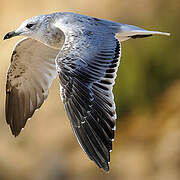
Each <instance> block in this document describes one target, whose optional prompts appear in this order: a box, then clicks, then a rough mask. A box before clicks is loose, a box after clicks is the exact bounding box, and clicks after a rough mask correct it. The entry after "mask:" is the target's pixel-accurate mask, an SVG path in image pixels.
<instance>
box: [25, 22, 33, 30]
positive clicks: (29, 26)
mask: <svg viewBox="0 0 180 180" xmlns="http://www.w3.org/2000/svg"><path fill="white" fill-rule="evenodd" d="M33 26H34V24H32V23H29V24H27V25H26V27H27V28H28V29H30V28H32V27H33Z"/></svg>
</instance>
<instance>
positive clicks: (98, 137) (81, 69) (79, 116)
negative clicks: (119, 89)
mask: <svg viewBox="0 0 180 180" xmlns="http://www.w3.org/2000/svg"><path fill="white" fill-rule="evenodd" d="M56 61H57V65H58V68H57V70H58V73H59V78H60V83H61V97H62V100H63V103H64V106H65V110H66V112H67V115H68V117H69V119H70V122H71V125H72V128H73V131H74V133H75V135H76V137H77V140H78V142H79V144H80V145H81V147H82V149H83V150H84V151H85V152H86V154H87V155H88V156H89V158H90V159H91V160H93V161H95V163H96V164H97V165H98V166H99V167H100V168H103V169H104V170H105V171H109V162H110V152H111V150H112V141H113V139H114V130H115V120H116V112H115V103H114V97H113V93H112V88H113V85H114V83H115V78H116V72H117V69H118V66H119V63H120V43H119V41H118V40H117V39H116V38H115V37H114V34H113V33H101V32H99V33H98V32H93V33H91V32H87V31H84V32H81V37H79V39H78V40H74V44H73V45H72V44H71V47H68V48H66V47H65V46H64V49H62V51H61V52H60V54H59V55H58V57H57V59H56Z"/></svg>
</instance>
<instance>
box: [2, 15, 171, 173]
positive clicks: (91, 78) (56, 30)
mask: <svg viewBox="0 0 180 180" xmlns="http://www.w3.org/2000/svg"><path fill="white" fill-rule="evenodd" d="M155 34H160V35H170V34H169V33H164V32H158V31H148V30H145V29H142V28H139V27H136V26H133V25H127V24H122V23H117V22H112V21H108V20H104V19H98V18H93V17H89V16H84V15H80V14H76V13H70V12H64V13H53V14H47V15H40V16H35V17H32V18H30V19H27V20H25V21H24V22H23V23H22V24H21V25H20V27H19V28H18V29H17V30H15V31H12V32H9V33H7V34H6V35H5V37H4V39H9V38H12V37H14V36H19V35H22V36H26V38H24V39H22V40H20V41H19V42H18V43H17V44H16V46H15V47H14V50H13V52H12V56H11V64H10V67H9V70H8V73H7V84H6V107H5V109H6V121H7V123H8V124H9V126H10V128H11V131H12V134H13V135H14V136H17V135H19V133H20V132H21V129H22V128H24V126H25V124H26V121H27V119H29V118H31V117H32V115H33V114H34V112H35V110H36V109H38V108H40V107H41V105H42V104H43V102H44V101H45V99H46V98H47V96H48V89H49V88H50V86H51V84H52V82H53V79H54V78H56V76H58V77H59V80H60V96H61V99H62V101H63V103H64V108H65V111H66V113H67V115H68V118H69V120H70V123H71V126H72V129H73V131H74V134H75V136H76V138H77V140H78V142H79V144H80V146H81V148H82V149H83V150H84V152H85V153H86V154H87V155H88V157H89V158H90V159H91V160H93V161H94V162H95V163H96V164H97V165H98V166H99V167H100V168H103V169H104V170H105V171H106V172H108V171H109V163H110V152H111V151H112V141H113V140H114V131H115V125H116V111H115V109H116V107H115V103H114V96H113V93H112V89H113V86H114V84H115V78H116V73H117V70H118V67H119V64H120V57H121V42H122V41H125V40H128V39H131V38H133V39H135V38H143V37H148V36H152V35H155Z"/></svg>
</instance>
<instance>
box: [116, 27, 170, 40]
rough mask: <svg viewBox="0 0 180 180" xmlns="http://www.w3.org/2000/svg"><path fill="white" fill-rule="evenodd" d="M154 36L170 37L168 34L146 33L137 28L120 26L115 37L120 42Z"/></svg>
mask: <svg viewBox="0 0 180 180" xmlns="http://www.w3.org/2000/svg"><path fill="white" fill-rule="evenodd" d="M155 34H158V35H165V36H170V33H166V32H159V31H148V30H145V29H142V28H139V27H137V26H133V25H127V24H121V25H120V28H119V30H118V33H117V35H116V37H117V38H118V39H119V40H120V41H121V42H122V41H126V40H128V39H130V38H133V39H135V38H144V37H148V36H152V35H155Z"/></svg>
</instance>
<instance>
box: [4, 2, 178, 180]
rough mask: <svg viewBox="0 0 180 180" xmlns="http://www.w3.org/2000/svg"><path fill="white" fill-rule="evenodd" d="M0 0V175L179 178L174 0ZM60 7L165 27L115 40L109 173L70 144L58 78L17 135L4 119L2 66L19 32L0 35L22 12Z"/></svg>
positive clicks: (53, 179)
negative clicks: (117, 55)
mask: <svg viewBox="0 0 180 180" xmlns="http://www.w3.org/2000/svg"><path fill="white" fill-rule="evenodd" d="M0 4H1V5H0V22H1V23H0V47H1V48H0V49H1V53H0V64H1V65H0V82H1V86H0V102H1V103H0V120H1V123H0V180H70V179H73V180H81V179H82V180H91V179H93V180H100V179H103V180H106V179H107V180H108V179H113V180H132V179H133V180H179V179H180V33H179V29H180V23H179V19H180V11H179V9H180V3H179V0H171V1H167V0H166V1H164V0H158V1H157V0H136V1H134V0H121V1H120V0H101V1H97V0H91V1H90V0H76V1H75V0H38V1H37V0H31V1H26V0H13V1H7V0H0ZM60 11H72V12H76V13H81V14H85V15H89V16H95V17H98V18H104V19H109V20H113V21H118V22H122V23H127V24H134V25H137V26H140V27H144V28H147V29H149V30H160V31H165V32H171V34H172V35H171V36H170V37H164V36H153V37H150V38H145V39H136V40H129V41H127V42H124V43H123V45H122V47H123V48H122V59H121V65H120V68H119V71H118V77H117V79H116V84H115V87H114V94H115V101H116V105H117V114H118V119H117V131H116V136H115V141H114V143H113V151H112V153H111V164H110V173H109V174H106V173H104V172H103V171H102V170H100V169H98V168H97V167H96V165H95V164H94V163H93V162H92V161H90V160H89V159H88V157H87V156H86V155H85V154H84V152H83V151H82V150H81V148H80V146H79V144H78V143H77V141H76V139H75V137H74V135H73V133H72V130H71V127H70V124H69V120H68V119H67V116H66V115H65V112H64V109H63V105H62V102H61V100H60V98H59V85H58V80H57V79H56V80H55V81H54V83H53V85H52V88H51V89H50V93H49V97H48V100H47V101H46V102H45V103H44V104H43V105H42V107H41V109H40V110H39V111H37V112H36V113H35V114H34V116H33V117H32V118H31V120H30V121H31V122H28V123H27V125H26V127H25V130H24V131H23V132H21V134H20V135H19V136H18V137H17V138H14V137H13V136H12V135H11V132H10V130H9V127H8V126H7V124H6V122H5V113H4V107H5V106H4V102H5V84H6V72H7V69H8V66H9V64H10V56H11V53H12V49H13V47H14V45H15V43H16V42H17V41H18V40H19V39H21V38H13V39H12V40H8V41H3V40H2V39H3V36H4V35H5V34H6V33H7V32H9V31H12V30H15V29H16V28H17V27H18V26H19V25H20V23H21V22H22V21H23V20H25V19H27V18H29V17H32V16H35V15H40V14H47V13H52V12H60Z"/></svg>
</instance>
